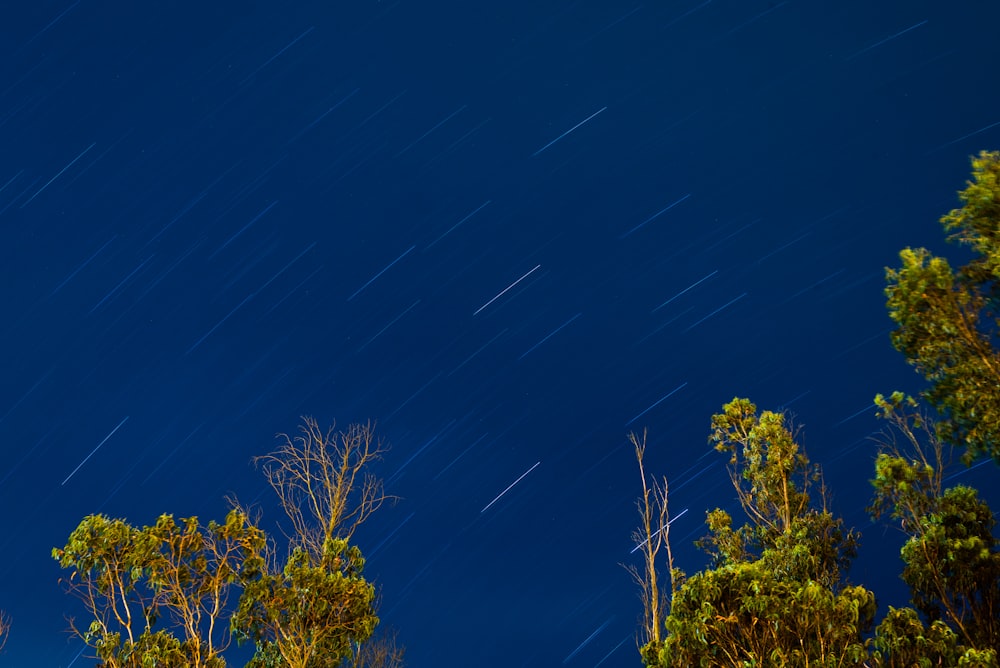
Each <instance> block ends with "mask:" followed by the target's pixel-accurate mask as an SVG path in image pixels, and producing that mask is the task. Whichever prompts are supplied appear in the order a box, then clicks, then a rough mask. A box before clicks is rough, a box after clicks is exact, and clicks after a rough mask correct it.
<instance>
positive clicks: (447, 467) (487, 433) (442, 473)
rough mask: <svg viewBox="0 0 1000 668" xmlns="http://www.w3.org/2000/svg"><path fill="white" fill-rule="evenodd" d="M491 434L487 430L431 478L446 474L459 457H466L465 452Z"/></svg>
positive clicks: (435, 478) (434, 478)
mask: <svg viewBox="0 0 1000 668" xmlns="http://www.w3.org/2000/svg"><path fill="white" fill-rule="evenodd" d="M489 435H490V432H486V433H485V434H483V435H482V436H480V437H479V438H477V439H476V440H475V441H473V442H472V445H470V446H469V447H467V448H466V449H465V450H462V452H461V453H460V454H459V455H458V457H455V458H454V459H453V460H451V462H449V463H448V465H447V466H445V467H444V468H443V469H441V470H440V471H438V473H437V475H436V476H434V477H433V478H431V480H432V481H433V480H437V479H438V478H440V477H441V476H442V475H444V472H445V471H447V470H448V469H450V468H451V467H452V466H454V465H455V462H457V461H458V460H459V459H461V458H462V457H464V456H465V453H467V452H468V451H469V450H471V449H472V448H474V447H476V444H477V443H479V442H480V441H481V440H483V439H484V438H486V437H487V436H489Z"/></svg>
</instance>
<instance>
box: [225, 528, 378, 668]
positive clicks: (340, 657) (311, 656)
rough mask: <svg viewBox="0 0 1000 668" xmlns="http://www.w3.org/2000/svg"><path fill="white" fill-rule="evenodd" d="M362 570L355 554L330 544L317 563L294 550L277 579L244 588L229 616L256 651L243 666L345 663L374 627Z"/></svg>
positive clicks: (308, 667)
mask: <svg viewBox="0 0 1000 668" xmlns="http://www.w3.org/2000/svg"><path fill="white" fill-rule="evenodd" d="M363 568H364V559H363V558H362V557H361V551H360V550H358V548H356V547H353V546H349V545H348V544H347V541H345V540H343V539H331V540H330V541H329V543H328V544H327V546H326V550H325V552H324V555H323V558H322V559H321V560H320V561H319V562H315V561H314V560H313V558H312V556H311V555H310V554H309V553H308V552H306V551H305V550H304V549H302V548H301V547H296V548H294V549H293V551H292V553H291V555H290V556H289V558H288V559H287V561H286V562H285V566H284V569H283V570H282V572H281V573H264V574H263V575H262V576H261V577H259V578H255V579H253V580H252V581H250V582H248V583H247V584H246V587H245V589H244V591H243V596H242V597H241V599H240V605H239V608H238V610H237V611H236V614H235V615H234V616H233V626H234V628H237V629H239V630H240V632H241V634H242V635H243V636H244V637H247V638H250V639H252V640H253V641H254V642H255V643H257V646H258V649H259V651H258V654H257V656H255V657H254V659H253V660H252V661H251V662H250V663H249V664H248V666H249V667H250V668H265V667H267V666H274V665H282V666H288V667H289V668H314V667H319V666H330V667H335V666H340V665H341V663H342V662H344V661H345V660H347V659H349V658H350V657H351V656H352V654H353V650H354V646H355V643H363V642H364V641H366V640H367V639H368V638H369V637H370V636H371V634H372V632H373V631H374V630H375V626H376V625H377V624H378V617H377V616H376V615H375V609H374V606H373V603H374V600H375V588H374V587H373V586H372V585H371V584H370V583H369V582H367V581H366V580H365V579H364V577H363V576H362V570H363ZM278 657H280V659H281V661H280V662H279V661H278V660H277V659H278Z"/></svg>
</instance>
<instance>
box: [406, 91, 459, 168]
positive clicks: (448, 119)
mask: <svg viewBox="0 0 1000 668" xmlns="http://www.w3.org/2000/svg"><path fill="white" fill-rule="evenodd" d="M467 106H469V105H467V104H463V105H462V106H461V107H459V108H458V109H456V110H455V111H453V112H451V113H450V114H448V115H447V116H446V117H445V118H444V120H442V121H440V122H439V123H438V124H437V125H435V126H434V127H432V128H431V129H430V130H428V131H427V132H425V133H424V134H422V135H420V136H419V137H417V138H416V139H414V140H413V141H412V142H410V143H409V144H407V146H406V148H404V149H403V150H402V151H400V152H399V153H397V154H396V155H394V156H392V157H393V158H394V159H395V158H398V157H399V156H401V155H403V154H404V153H406V152H407V151H409V150H410V149H411V148H413V147H414V146H416V145H417V144H419V143H420V142H421V141H423V140H424V139H425V138H426V137H427V135H429V134H430V133H432V132H434V131H435V130H437V129H438V128H439V127H441V126H442V125H444V124H445V123H447V122H448V121H450V120H451V119H452V118H454V117H455V116H457V115H458V114H460V113H461V112H462V111H463V110H464V109H465V108H466V107H467Z"/></svg>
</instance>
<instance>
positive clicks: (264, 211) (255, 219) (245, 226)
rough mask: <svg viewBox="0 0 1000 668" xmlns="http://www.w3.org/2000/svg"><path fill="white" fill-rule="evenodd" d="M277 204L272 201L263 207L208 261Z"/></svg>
mask: <svg viewBox="0 0 1000 668" xmlns="http://www.w3.org/2000/svg"><path fill="white" fill-rule="evenodd" d="M277 203H278V200H274V201H273V202H271V203H270V204H268V205H267V207H265V208H264V210H263V211H261V212H260V213H258V214H257V215H256V216H254V217H253V218H251V219H250V222H249V223H247V224H246V225H244V226H243V227H241V228H240V230H239V232H237V233H236V234H234V235H233V236H231V237H229V238H228V239H226V243H224V244H222V245H221V246H219V248H218V250H216V251H215V252H214V253H212V254H211V255H209V256H208V259H209V260H211V259H212V258H214V257H215V256H216V255H218V254H219V253H221V252H222V251H223V250H225V248H226V246H228V245H229V244H231V243H233V242H234V241H236V238H237V237H239V236H240V235H241V234H243V233H244V232H246V231H247V230H248V229H250V226H251V225H253V224H254V223H256V222H257V221H258V220H260V219H261V218H263V217H264V216H265V215H266V214H267V212H268V211H270V210H271V209H273V208H274V207H275V205H277Z"/></svg>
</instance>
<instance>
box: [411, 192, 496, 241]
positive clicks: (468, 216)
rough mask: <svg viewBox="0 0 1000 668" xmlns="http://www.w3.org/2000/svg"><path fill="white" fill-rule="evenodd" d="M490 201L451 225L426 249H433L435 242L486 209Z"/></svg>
mask: <svg viewBox="0 0 1000 668" xmlns="http://www.w3.org/2000/svg"><path fill="white" fill-rule="evenodd" d="M492 201H493V200H491V199H488V200H486V201H485V202H483V203H482V204H480V205H479V207H478V208H476V210H475V211H473V212H472V213H470V214H468V215H466V216H465V218H463V219H462V220H460V221H458V222H457V223H455V224H454V225H452V226H451V227H449V228H448V231H447V232H445V233H444V234H442V235H441V236H439V237H438V238H437V239H435V240H434V241H432V242H430V243H429V244H427V249H430V248H433V247H434V244H436V243H437V242H439V241H441V240H442V239H444V238H445V237H446V236H448V235H449V234H451V233H452V232H454V231H455V228H457V227H458V226H459V225H461V224H462V223H464V222H465V221H467V220H468V219H469V218H472V217H473V216H474V215H476V214H477V213H479V212H480V211H482V210H483V209H484V208H486V205H487V204H489V203H490V202H492ZM427 249H425V250H427Z"/></svg>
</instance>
